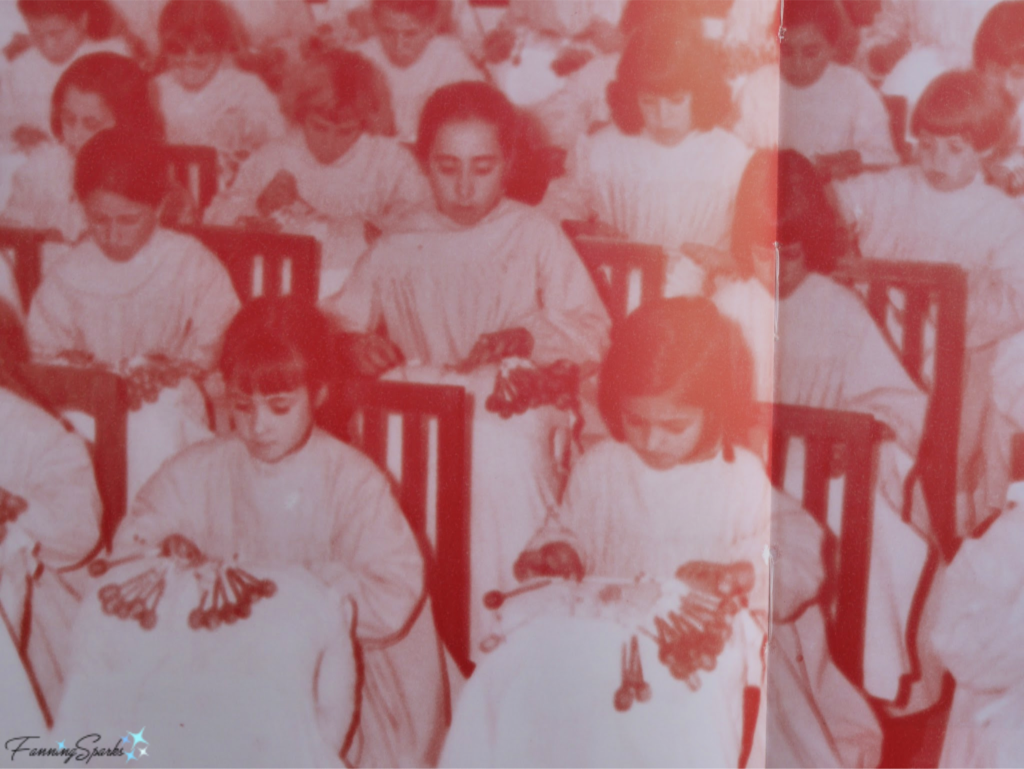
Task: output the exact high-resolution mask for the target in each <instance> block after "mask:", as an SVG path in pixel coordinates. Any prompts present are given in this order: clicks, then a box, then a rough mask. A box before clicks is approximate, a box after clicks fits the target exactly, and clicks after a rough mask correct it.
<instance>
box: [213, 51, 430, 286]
mask: <svg viewBox="0 0 1024 769" xmlns="http://www.w3.org/2000/svg"><path fill="white" fill-rule="evenodd" d="M374 78H375V74H374V72H373V65H371V64H370V63H369V62H368V61H366V60H365V59H363V58H362V57H361V56H359V55H358V54H354V53H349V52H346V51H332V52H327V53H325V54H322V55H320V56H318V57H315V58H313V59H310V60H308V61H307V62H305V64H304V65H303V66H302V67H301V68H300V69H298V70H297V71H296V72H295V73H293V76H292V77H291V78H290V80H289V83H288V85H287V86H286V89H285V95H284V104H285V111H286V112H287V114H288V116H289V118H290V119H291V121H292V124H293V128H292V131H291V132H290V133H289V134H288V135H287V136H286V137H284V138H283V139H280V140H278V141H273V142H270V143H268V144H266V145H265V146H264V147H263V148H262V149H260V150H259V151H258V152H256V153H255V154H254V155H253V156H252V157H251V158H249V160H248V161H247V162H246V163H245V164H244V165H243V166H242V168H241V170H240V171H239V174H238V177H237V178H236V179H235V181H234V184H232V186H231V188H230V189H228V190H227V191H225V192H223V193H221V195H220V197H218V198H217V199H216V200H215V201H214V203H213V205H212V206H211V207H210V210H209V213H208V220H209V221H211V222H213V223H214V224H225V225H234V224H245V225H249V226H255V227H267V228H270V229H283V230H284V231H286V232H295V233H298V234H308V235H313V236H315V237H317V238H318V239H320V240H321V242H322V243H323V247H324V260H323V268H322V272H321V281H320V288H321V295H327V294H329V293H333V292H334V291H337V290H338V289H339V288H340V287H341V285H342V283H343V282H344V279H345V277H346V275H347V274H348V272H349V271H350V270H351V269H352V265H353V264H354V263H355V261H356V259H358V258H359V256H360V255H361V254H362V253H363V251H365V250H366V245H367V238H366V231H367V224H370V225H373V226H374V227H375V228H377V229H384V228H386V226H387V224H386V221H385V220H386V219H387V218H389V217H390V216H393V215H394V214H395V213H396V212H397V211H400V210H402V209H404V208H406V207H408V206H409V205H414V204H416V203H418V202H419V201H422V200H424V199H425V198H426V197H427V195H428V194H429V193H428V191H427V185H426V182H425V181H424V179H423V177H422V174H421V173H420V171H419V169H418V168H417V167H416V163H415V161H414V159H413V157H412V155H410V154H409V152H408V151H407V150H406V149H405V148H404V147H402V146H401V145H400V144H399V143H398V142H397V141H396V140H394V139H390V138H386V137H383V136H377V135H374V129H375V121H377V120H378V119H379V116H380V114H381V112H382V110H385V111H386V105H384V104H381V103H380V101H379V99H378V93H377V89H376V87H375V85H374Z"/></svg>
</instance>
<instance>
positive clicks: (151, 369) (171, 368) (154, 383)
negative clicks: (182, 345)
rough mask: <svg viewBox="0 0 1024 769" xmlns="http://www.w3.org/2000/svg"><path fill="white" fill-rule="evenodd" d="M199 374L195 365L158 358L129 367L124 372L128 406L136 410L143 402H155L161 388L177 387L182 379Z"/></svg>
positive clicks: (199, 371)
mask: <svg viewBox="0 0 1024 769" xmlns="http://www.w3.org/2000/svg"><path fill="white" fill-rule="evenodd" d="M200 376H202V371H201V370H200V369H199V368H198V367H197V366H195V365H193V364H191V363H185V362H182V363H171V362H170V361H164V360H160V361H154V362H152V363H147V364H143V365H141V366H135V367H133V368H129V369H128V370H127V372H126V373H125V381H126V382H127V386H128V405H129V408H130V409H131V410H132V411H138V410H139V409H141V408H142V406H143V404H145V403H156V402H157V400H159V398H160V393H161V392H162V391H163V390H165V389H169V388H173V387H177V386H178V384H179V383H180V382H181V380H182V379H185V378H188V377H192V378H198V377H200Z"/></svg>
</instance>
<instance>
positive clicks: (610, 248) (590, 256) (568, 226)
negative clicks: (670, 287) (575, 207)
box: [562, 221, 668, 323]
mask: <svg viewBox="0 0 1024 769" xmlns="http://www.w3.org/2000/svg"><path fill="white" fill-rule="evenodd" d="M562 229H563V230H564V231H565V233H566V235H568V236H569V239H570V240H571V241H572V243H573V246H575V248H576V252H577V253H578V254H579V255H580V259H582V260H583V264H584V265H585V266H586V268H587V270H588V271H589V272H590V276H591V278H593V280H594V285H595V286H596V287H597V292H598V293H599V294H600V295H601V299H602V300H603V301H604V303H605V307H607V309H608V314H609V315H610V316H611V319H612V322H613V323H617V322H619V321H621V320H623V319H624V318H625V317H626V316H627V315H629V313H631V312H632V311H633V310H635V309H636V308H637V306H639V305H640V304H643V303H644V302H649V301H651V300H653V299H660V298H661V297H662V295H663V294H664V292H665V275H666V271H667V269H668V257H667V256H666V255H665V252H664V251H663V250H662V249H661V247H660V246H652V245H649V244H646V243H632V242H630V241H628V240H620V239H616V238H609V237H600V236H596V235H592V234H588V228H587V223H586V222H574V221H565V222H562ZM634 276H637V277H638V278H639V292H637V291H635V290H632V291H631V289H632V288H634V287H635V285H636V282H635V279H634Z"/></svg>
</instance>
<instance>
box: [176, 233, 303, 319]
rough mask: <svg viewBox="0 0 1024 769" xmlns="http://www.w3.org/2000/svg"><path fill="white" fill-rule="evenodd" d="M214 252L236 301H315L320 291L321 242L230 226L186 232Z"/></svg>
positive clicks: (299, 236) (296, 236) (301, 236)
mask: <svg viewBox="0 0 1024 769" xmlns="http://www.w3.org/2000/svg"><path fill="white" fill-rule="evenodd" d="M185 232H187V233H188V234H190V235H192V236H193V237H195V238H198V239H199V240H200V241H202V242H203V244H204V245H205V246H206V247H207V248H209V249H210V250H211V251H213V253H215V254H216V255H217V256H218V257H219V258H220V260H221V261H222V262H223V263H224V266H225V267H227V269H228V272H229V273H230V274H231V281H232V283H234V286H235V291H236V292H238V298H239V299H241V300H242V301H243V302H248V301H249V300H250V299H253V298H255V297H257V296H263V295H267V296H282V295H287V294H293V295H295V296H298V297H300V298H302V299H306V300H308V301H310V302H316V301H317V298H318V296H319V292H320V243H319V242H318V241H317V240H316V238H312V237H309V236H307V235H286V234H284V233H279V232H255V231H250V230H240V229H236V228H233V227H212V226H202V227H194V228H190V229H186V230H185Z"/></svg>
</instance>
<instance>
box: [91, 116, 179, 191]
mask: <svg viewBox="0 0 1024 769" xmlns="http://www.w3.org/2000/svg"><path fill="white" fill-rule="evenodd" d="M168 188H169V177H168V158H167V150H166V146H165V145H164V144H161V143H159V142H156V141H154V140H153V139H151V138H148V137H145V136H140V135H139V134H136V133H134V132H131V131H126V130H124V129H123V128H111V129H108V130H106V131H100V132H99V133H98V134H96V135H95V136H94V137H92V138H91V139H90V140H89V141H87V142H86V143H85V146H84V147H82V149H81V150H80V151H79V153H78V157H77V158H76V159H75V194H76V195H77V196H78V199H79V200H81V201H84V200H85V199H86V198H88V197H89V195H91V194H92V193H93V192H95V191H96V190H103V191H105V192H113V193H115V194H117V195H120V196H121V197H125V198H128V199H129V200H132V201H135V202H136V203H143V204H145V205H148V206H152V207H153V208H157V207H158V206H159V205H160V204H161V203H162V202H163V200H164V198H165V197H166V195H167V192H168Z"/></svg>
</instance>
